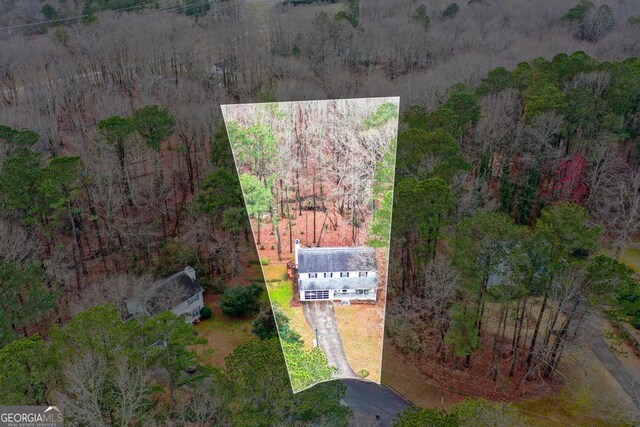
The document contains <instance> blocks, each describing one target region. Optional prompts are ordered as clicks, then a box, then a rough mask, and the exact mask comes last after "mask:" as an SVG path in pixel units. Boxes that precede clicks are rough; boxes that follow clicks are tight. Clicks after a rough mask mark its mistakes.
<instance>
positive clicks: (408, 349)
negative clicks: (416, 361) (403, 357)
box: [387, 320, 422, 354]
mask: <svg viewBox="0 0 640 427" xmlns="http://www.w3.org/2000/svg"><path fill="white" fill-rule="evenodd" d="M387 333H388V335H389V337H390V338H391V342H392V343H393V345H394V346H395V347H396V348H397V349H398V350H400V351H401V352H402V353H403V354H409V353H418V352H420V351H421V350H422V344H421V342H420V337H419V336H418V334H417V333H416V332H415V330H414V329H413V328H412V327H411V325H409V323H407V322H406V321H404V320H396V321H394V322H392V323H391V324H390V325H389V328H388V332H387Z"/></svg>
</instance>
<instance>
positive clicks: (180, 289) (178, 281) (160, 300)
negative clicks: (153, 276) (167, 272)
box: [132, 271, 204, 316]
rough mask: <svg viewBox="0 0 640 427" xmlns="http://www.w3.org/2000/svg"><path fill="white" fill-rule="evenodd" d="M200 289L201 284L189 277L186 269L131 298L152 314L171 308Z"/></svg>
mask: <svg viewBox="0 0 640 427" xmlns="http://www.w3.org/2000/svg"><path fill="white" fill-rule="evenodd" d="M194 277H195V276H194ZM202 291H204V289H203V288H202V286H200V285H199V284H198V283H197V282H196V281H195V280H194V279H192V278H191V277H189V275H188V274H187V272H186V271H181V272H179V273H176V274H174V275H172V276H170V277H168V278H166V279H164V280H162V281H160V282H158V283H156V284H154V285H153V286H152V287H151V288H149V289H148V290H146V291H145V292H143V293H142V294H141V295H139V296H137V297H135V298H132V300H135V301H138V302H139V303H140V304H141V305H142V306H143V307H144V308H145V309H146V311H147V312H148V313H149V315H151V316H153V315H156V314H158V313H161V312H163V311H169V310H172V309H173V308H175V307H177V306H178V305H180V304H182V303H183V302H184V301H186V300H188V299H189V298H191V297H193V296H196V295H198V294H199V293H200V292H202Z"/></svg>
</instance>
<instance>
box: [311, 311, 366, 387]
mask: <svg viewBox="0 0 640 427" xmlns="http://www.w3.org/2000/svg"><path fill="white" fill-rule="evenodd" d="M302 311H303V312H304V317H305V318H306V319H307V323H309V326H311V330H313V331H315V332H316V334H317V336H318V346H319V347H320V348H321V349H322V351H323V352H324V354H325V356H327V360H328V361H329V365H331V366H335V367H336V368H337V369H338V372H337V373H336V374H335V377H336V378H358V377H357V376H356V373H355V372H353V369H351V366H350V365H349V362H348V361H347V357H346V356H345V355H344V349H343V348H342V341H341V340H340V332H338V323H337V322H336V316H335V314H334V312H333V303H331V302H327V301H313V302H303V303H302Z"/></svg>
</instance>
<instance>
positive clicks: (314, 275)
mask: <svg viewBox="0 0 640 427" xmlns="http://www.w3.org/2000/svg"><path fill="white" fill-rule="evenodd" d="M317 278H318V273H309V279H317Z"/></svg>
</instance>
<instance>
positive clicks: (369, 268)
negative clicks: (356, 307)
mask: <svg viewBox="0 0 640 427" xmlns="http://www.w3.org/2000/svg"><path fill="white" fill-rule="evenodd" d="M295 271H296V274H295V280H296V281H297V285H298V291H299V292H300V301H318V300H329V301H332V300H373V301H375V300H376V291H377V288H378V272H377V269H376V253H375V250H374V249H373V248H368V247H338V248H301V247H300V241H299V240H296V246H295Z"/></svg>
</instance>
